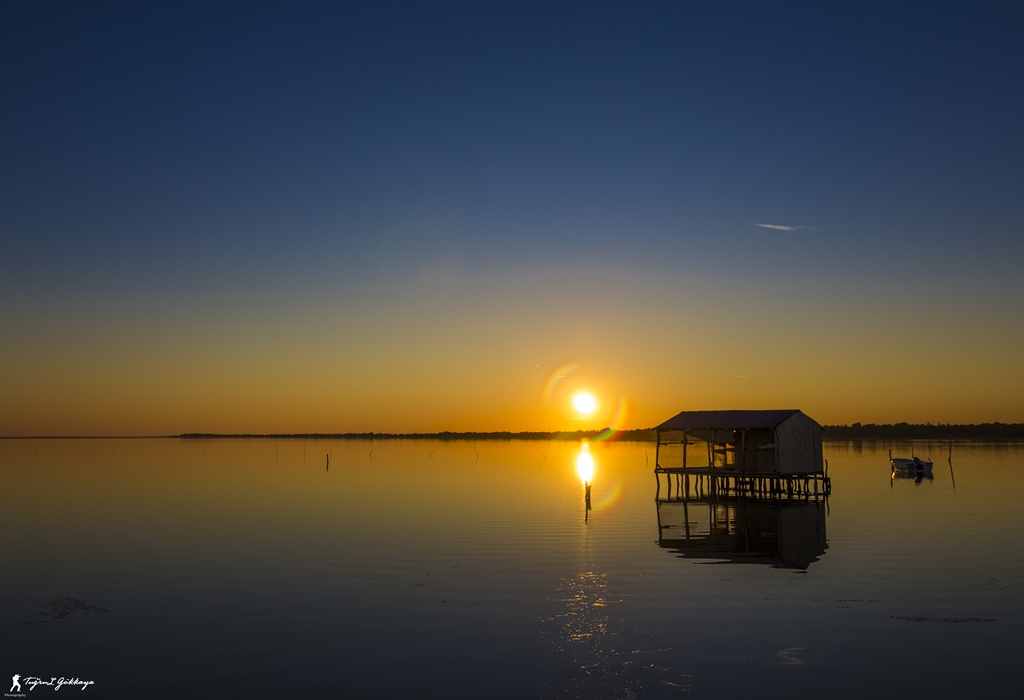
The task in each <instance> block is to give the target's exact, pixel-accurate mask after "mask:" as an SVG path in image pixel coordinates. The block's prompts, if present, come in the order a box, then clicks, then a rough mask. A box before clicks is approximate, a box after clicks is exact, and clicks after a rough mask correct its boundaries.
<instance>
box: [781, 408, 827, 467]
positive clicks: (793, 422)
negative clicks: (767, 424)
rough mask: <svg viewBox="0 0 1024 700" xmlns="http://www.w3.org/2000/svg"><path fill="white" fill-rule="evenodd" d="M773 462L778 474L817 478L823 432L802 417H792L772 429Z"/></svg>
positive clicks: (810, 420) (809, 419)
mask: <svg viewBox="0 0 1024 700" xmlns="http://www.w3.org/2000/svg"><path fill="white" fill-rule="evenodd" d="M775 434H776V444H775V462H776V467H777V470H778V473H779V474H820V473H822V472H823V471H824V463H823V461H822V453H821V436H822V429H821V426H820V425H818V424H817V423H816V422H815V421H814V420H812V419H811V418H809V417H808V416H806V415H805V414H803V413H794V414H793V415H792V416H790V417H789V418H787V419H786V420H785V421H783V422H782V423H781V424H779V426H778V427H777V428H776V429H775Z"/></svg>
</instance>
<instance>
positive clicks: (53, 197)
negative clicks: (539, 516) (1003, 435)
mask: <svg viewBox="0 0 1024 700" xmlns="http://www.w3.org/2000/svg"><path fill="white" fill-rule="evenodd" d="M892 5H893V3H888V2H886V3H870V2H848V3H839V2H836V3H811V2H808V3H762V2H751V3H748V2H721V3H718V2H716V3H697V2H692V3H691V2H678V1H674V0H673V1H664V2H658V1H653V2H642V3H626V2H616V3H604V2H580V3H576V2H556V3H551V2H542V3H528V2H510V3H499V2H487V3H481V2H464V3H449V2H437V1H435V2H374V3H344V2H337V3H335V2H324V3H318V2H304V3H285V2H281V3H269V2H242V3H229V2H219V3H189V2H178V1H176V2H167V3H159V2H146V3H138V2H125V3H114V2H93V3H82V2H61V3H58V2H37V1H33V2H5V3H2V4H0V66H2V68H0V90H2V96H3V105H4V106H3V109H2V110H0V143H2V147H0V148H2V150H0V244H2V245H0V435H40V434H71V435H99V434H103V435H110V434H120V435H124V434H173V433H180V432H191V431H204V432H205V431H209V432H302V431H320V432H349V431H384V432H399V431H436V430H556V429H575V428H580V427H583V428H591V427H602V426H604V425H609V424H612V425H615V426H616V427H624V428H637V427H648V426H651V425H654V424H656V423H658V422H660V421H662V420H664V419H666V418H668V417H669V416H671V415H673V414H674V413H676V412H678V411H680V410H684V409H716V408H800V409H802V410H804V411H805V412H806V413H807V414H808V415H810V416H811V417H813V418H815V419H816V420H818V422H820V423H824V424H832V423H852V422H855V421H860V422H896V421H909V422H928V421H931V422H986V421H996V420H998V421H1004V422H1024V368H1022V358H1024V274H1022V268H1024V264H1022V263H1024V242H1022V235H1021V234H1022V231H1024V226H1022V225H1024V128H1022V126H1021V125H1022V124H1024V90H1022V89H1021V69H1022V66H1024V33H1022V31H1021V25H1020V22H1019V18H1018V17H1017V16H1016V10H1015V7H1014V6H1013V4H1012V3H977V2H974V3H967V2H964V3H940V2H922V3H912V2H908V3H899V4H898V7H893V6H892ZM575 387H585V388H589V389H590V390H591V391H593V392H594V393H595V395H596V396H597V397H598V399H599V401H600V403H601V408H600V410H599V412H598V415H597V416H595V417H594V418H592V419H589V420H583V419H580V418H578V417H575V416H573V415H572V412H571V410H569V404H568V396H569V394H570V393H571V390H572V389H574V388H575Z"/></svg>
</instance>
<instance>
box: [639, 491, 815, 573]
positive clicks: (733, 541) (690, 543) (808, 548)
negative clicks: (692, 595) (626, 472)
mask: <svg viewBox="0 0 1024 700" xmlns="http://www.w3.org/2000/svg"><path fill="white" fill-rule="evenodd" d="M655 504H656V506H657V511H658V546H660V547H664V548H666V549H671V550H673V551H674V552H676V553H677V554H678V555H679V556H681V557H686V558H695V559H718V560H724V561H728V562H734V563H756V564H770V565H772V566H777V567H791V568H798V569H806V568H807V567H808V566H809V565H810V564H811V563H812V562H814V561H817V559H818V557H819V556H821V555H822V554H824V552H825V549H826V547H827V546H828V543H827V540H826V537H825V502H824V498H823V497H822V498H820V499H809V500H807V501H789V500H777V499H757V498H750V497H747V496H715V497H712V498H700V499H695V498H685V497H677V498H658V499H656V501H655Z"/></svg>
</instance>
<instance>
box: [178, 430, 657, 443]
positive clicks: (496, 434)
mask: <svg viewBox="0 0 1024 700" xmlns="http://www.w3.org/2000/svg"><path fill="white" fill-rule="evenodd" d="M648 433H649V435H648ZM604 436H610V437H613V438H614V439H616V440H644V441H648V440H653V439H654V431H653V430H624V431H611V430H609V429H608V428H605V429H604V430H573V431H556V432H542V431H523V432H510V431H508V430H500V431H492V432H451V431H447V430H446V431H444V432H441V433H240V434H239V433H233V434H223V433H182V434H181V435H178V437H179V438H188V439H196V438H202V439H213V438H273V439H303V440H577V441H578V440H584V439H596V438H600V437H604Z"/></svg>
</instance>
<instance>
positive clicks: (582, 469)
mask: <svg viewBox="0 0 1024 700" xmlns="http://www.w3.org/2000/svg"><path fill="white" fill-rule="evenodd" d="M576 473H577V474H579V477H580V481H582V482H583V483H584V484H589V483H590V482H591V481H593V480H594V458H593V456H591V454H590V443H588V442H587V441H586V440H584V441H583V443H582V444H581V445H580V453H579V455H578V456H577V457H576Z"/></svg>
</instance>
